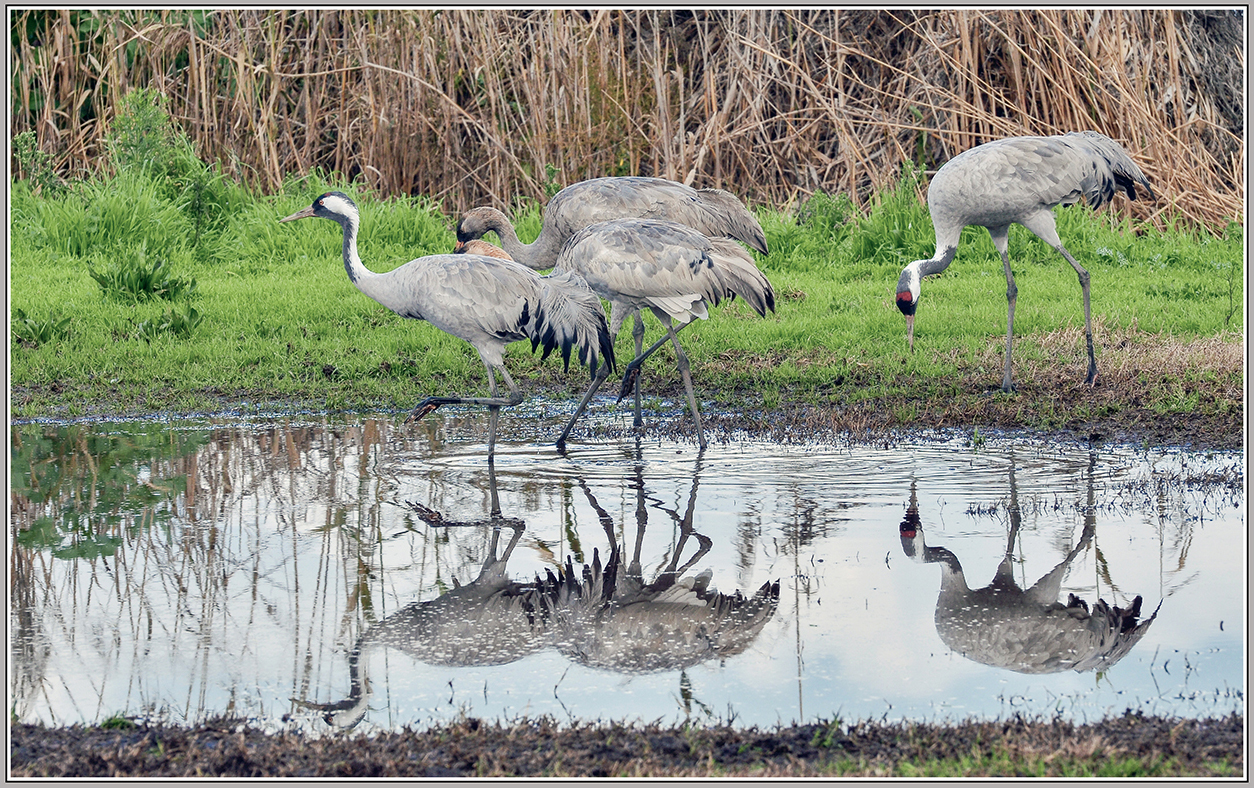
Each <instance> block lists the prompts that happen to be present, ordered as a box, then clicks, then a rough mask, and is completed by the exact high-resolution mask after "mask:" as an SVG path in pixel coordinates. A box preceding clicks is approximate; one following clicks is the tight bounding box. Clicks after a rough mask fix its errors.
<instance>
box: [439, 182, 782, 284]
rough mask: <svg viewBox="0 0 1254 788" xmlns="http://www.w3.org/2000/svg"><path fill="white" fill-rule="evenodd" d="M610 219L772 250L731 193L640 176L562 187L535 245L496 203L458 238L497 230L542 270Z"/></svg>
mask: <svg viewBox="0 0 1254 788" xmlns="http://www.w3.org/2000/svg"><path fill="white" fill-rule="evenodd" d="M610 219H665V220H669V221H672V222H678V223H679V224H684V225H687V226H689V227H691V228H693V229H694V230H699V231H701V232H702V233H704V234H706V235H709V236H712V237H713V236H723V237H727V238H735V239H736V240H739V241H743V242H744V243H746V244H748V245H749V246H750V247H752V248H754V249H756V250H757V251H759V252H761V253H762V254H766V253H767V247H766V235H765V234H764V233H763V232H762V226H761V225H760V224H758V220H757V218H756V217H755V216H754V215H753V214H752V213H750V212H749V210H748V209H747V208H745V206H744V204H743V203H741V202H740V200H739V199H737V198H736V196H735V195H733V194H731V193H730V192H725V191H723V190H722V189H700V190H697V189H693V188H691V187H689V186H685V185H683V184H682V183H676V182H675V181H668V180H666V179H664V178H645V177H637V176H630V177H612V178H593V179H591V180H587V181H580V182H579V183H573V184H571V185H570V186H567V187H566V188H564V189H562V190H561V191H559V192H558V193H557V194H555V195H554V196H553V199H551V200H549V202H548V205H546V206H545V207H544V220H543V221H544V223H543V225H542V226H541V228H540V235H539V237H537V238H536V239H535V241H533V242H532V243H529V244H524V243H522V242H521V241H519V240H518V233H516V232H515V231H514V226H513V225H512V224H510V222H509V219H508V218H506V216H505V214H503V213H501V212H500V211H498V210H496V209H495V208H489V207H481V208H472V209H471V210H469V211H467V212H466V213H465V214H463V215H462V218H461V221H459V222H458V223H457V243H458V245H459V246H460V245H462V244H464V243H466V242H468V241H470V240H473V239H476V238H481V237H482V236H483V234H484V233H486V232H488V231H489V230H491V231H493V232H495V233H496V235H497V237H498V238H500V240H501V246H502V247H503V248H504V249H505V251H506V252H507V253H508V254H509V256H510V258H511V259H513V260H517V261H518V262H520V263H522V264H523V265H525V266H527V267H528V268H534V269H535V270H537V271H542V270H544V269H546V268H552V267H553V265H554V264H555V263H556V261H557V254H558V252H559V251H561V248H562V245H563V244H565V243H566V241H567V240H568V239H569V238H570V237H571V236H572V235H574V234H575V233H576V232H578V231H579V230H582V229H583V228H585V227H587V226H588V225H590V224H596V223H597V222H603V221H607V220H610Z"/></svg>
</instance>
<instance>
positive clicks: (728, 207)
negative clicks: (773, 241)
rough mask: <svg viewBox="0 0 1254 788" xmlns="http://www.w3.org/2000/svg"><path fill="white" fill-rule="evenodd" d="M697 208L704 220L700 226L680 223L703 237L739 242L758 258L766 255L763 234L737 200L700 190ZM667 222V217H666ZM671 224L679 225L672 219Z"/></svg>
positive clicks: (749, 213)
mask: <svg viewBox="0 0 1254 788" xmlns="http://www.w3.org/2000/svg"><path fill="white" fill-rule="evenodd" d="M697 194H698V195H700V204H701V208H702V211H703V213H704V214H705V215H706V216H707V217H708V218H707V220H706V222H705V223H704V224H698V223H696V221H695V220H694V221H692V222H686V221H685V222H683V223H684V224H688V225H689V226H691V227H694V228H696V229H698V230H700V231H701V232H703V233H705V234H706V235H710V236H715V235H721V236H726V237H728V238H735V239H736V240H737V241H742V242H744V243H746V244H748V245H749V246H751V247H753V248H754V249H756V250H758V251H759V252H761V253H762V254H767V251H768V250H767V246H766V233H764V232H763V231H762V225H761V223H759V222H758V217H756V216H754V215H753V213H752V212H750V211H749V209H748V208H746V207H745V204H744V203H742V202H741V201H740V198H739V197H737V196H736V195H734V194H732V193H731V192H726V191H723V190H722V189H701V190H699V191H698V192H697ZM667 218H670V217H667ZM672 221H681V220H679V219H672Z"/></svg>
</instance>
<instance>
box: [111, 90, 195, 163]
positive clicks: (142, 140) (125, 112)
mask: <svg viewBox="0 0 1254 788" xmlns="http://www.w3.org/2000/svg"><path fill="white" fill-rule="evenodd" d="M166 102H167V99H166V97H165V96H164V95H163V94H161V93H158V92H157V91H156V90H153V89H152V88H138V89H136V90H132V91H131V92H129V93H127V94H126V95H125V96H123V97H122V100H121V101H120V102H119V106H118V114H117V116H116V117H114V119H113V123H112V125H111V127H110V129H109V135H108V136H107V137H106V138H105V148H106V150H108V152H109V160H110V162H111V163H112V164H113V166H114V167H115V168H117V169H119V170H125V169H140V170H147V171H149V172H150V173H152V174H156V175H161V174H164V173H165V172H166V170H168V169H169V167H170V165H171V164H172V163H173V158H174V149H175V143H176V142H177V141H178V135H177V133H176V131H175V129H174V125H173V123H172V122H171V120H170V113H169V110H167V109H166Z"/></svg>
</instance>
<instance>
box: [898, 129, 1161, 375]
mask: <svg viewBox="0 0 1254 788" xmlns="http://www.w3.org/2000/svg"><path fill="white" fill-rule="evenodd" d="M1137 186H1140V187H1142V188H1144V189H1145V191H1146V192H1147V193H1148V194H1149V196H1150V197H1151V198H1152V197H1153V196H1154V190H1153V189H1152V188H1151V187H1150V182H1149V179H1148V178H1146V177H1145V175H1144V173H1142V172H1141V170H1140V168H1139V167H1137V165H1136V163H1135V162H1133V161H1132V159H1131V157H1129V156H1128V154H1127V152H1126V151H1124V149H1123V148H1122V147H1120V145H1119V143H1117V142H1115V141H1114V140H1112V139H1110V138H1109V137H1107V136H1105V135H1102V134H1098V133H1097V132H1095V131H1080V132H1074V131H1073V132H1069V133H1067V134H1061V135H1056V136H1052V137H1010V138H1008V139H1002V140H994V141H993V142H987V143H985V144H983V145H979V146H977V147H974V148H971V149H970V150H968V151H964V152H963V153H960V154H958V155H957V156H955V157H953V158H952V159H950V160H949V161H948V162H946V163H945V164H944V166H942V167H941V168H940V169H939V170H938V171H937V173H936V175H935V176H934V177H933V178H932V182H931V184H930V185H929V187H928V192H927V206H928V212H929V213H930V214H931V216H932V226H933V229H934V230H935V231H936V253H935V255H934V256H933V257H932V258H931V259H929V260H916V261H914V262H913V263H911V264H910V265H908V266H906V267H905V269H904V270H903V271H902V272H901V278H900V279H898V280H897V308H898V309H899V310H901V313H902V314H903V315H905V316H906V339H907V341H908V343H909V346H910V350H911V351H913V350H914V314H915V310H916V309H918V305H919V283H920V281H921V280H922V279H923V277H925V276H930V275H932V274H939V273H940V272H941V271H944V270H945V269H946V268H948V267H949V264H950V262H952V261H953V259H954V254H955V253H956V252H957V251H958V239H959V237H960V236H961V235H962V228H964V227H966V226H967V225H979V226H981V227H985V228H987V229H988V233H989V235H990V236H991V237H992V239H993V246H995V247H996V248H997V251H998V253H1000V255H1001V260H1002V267H1003V269H1004V271H1005V274H1006V301H1007V304H1008V309H1007V316H1006V363H1005V372H1004V375H1003V377H1002V390H1004V391H1007V392H1008V391H1011V390H1012V389H1013V386H1012V384H1011V379H1010V348H1011V343H1012V340H1013V337H1014V318H1015V298H1016V296H1017V294H1018V288H1017V287H1016V286H1015V280H1014V274H1013V273H1012V272H1011V270H1010V257H1009V255H1008V254H1007V248H1008V244H1009V237H1010V225H1011V224H1021V225H1023V226H1024V227H1026V228H1028V229H1029V230H1031V231H1032V232H1033V233H1034V234H1035V235H1036V236H1037V237H1038V238H1040V239H1041V240H1042V241H1044V242H1045V243H1047V244H1049V245H1050V246H1052V247H1053V248H1054V249H1056V250H1057V251H1058V253H1059V254H1061V255H1062V256H1063V257H1064V258H1066V260H1067V262H1068V263H1070V264H1071V267H1072V268H1074V269H1075V272H1076V275H1077V276H1078V277H1079V279H1080V289H1081V291H1082V292H1083V295H1084V329H1085V340H1086V343H1087V345H1088V356H1089V370H1088V377H1087V378H1086V380H1085V382H1086V383H1090V384H1092V383H1094V382H1095V381H1096V379H1097V362H1096V360H1095V358H1094V354H1093V320H1092V313H1091V310H1090V307H1089V272H1088V271H1086V270H1085V269H1084V267H1083V266H1081V265H1080V264H1079V263H1078V262H1077V261H1076V259H1075V258H1074V257H1072V256H1071V253H1070V252H1068V251H1067V250H1066V248H1065V247H1064V246H1063V245H1062V240H1061V239H1060V238H1059V237H1058V230H1057V228H1056V227H1055V224H1054V214H1053V208H1054V207H1055V206H1058V205H1074V204H1075V203H1076V202H1079V200H1080V198H1081V197H1083V198H1084V199H1085V201H1086V202H1087V203H1088V204H1089V205H1090V206H1091V207H1093V208H1098V207H1101V206H1102V205H1104V204H1105V203H1107V202H1109V201H1110V200H1111V199H1112V198H1113V197H1114V195H1115V192H1117V191H1122V192H1124V193H1125V194H1127V196H1128V198H1129V199H1133V200H1134V199H1136V187H1137Z"/></svg>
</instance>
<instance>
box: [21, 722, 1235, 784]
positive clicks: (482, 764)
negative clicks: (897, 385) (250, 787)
mask: <svg viewBox="0 0 1254 788" xmlns="http://www.w3.org/2000/svg"><path fill="white" fill-rule="evenodd" d="M1244 729H1245V726H1244V720H1243V719H1242V718H1241V717H1239V716H1237V715H1232V716H1229V717H1225V718H1219V719H1207V720H1181V719H1170V718H1162V717H1145V716H1141V715H1139V714H1127V715H1125V716H1122V717H1116V718H1112V719H1108V720H1104V721H1102V722H1099V723H1093V724H1085V725H1076V724H1072V723H1068V722H1060V721H1051V722H1046V721H1035V722H1034V721H1025V720H1022V719H1014V720H1008V721H1002V722H965V723H959V724H954V725H938V724H932V723H914V722H908V723H892V724H877V723H856V724H850V725H840V724H814V725H797V726H790V727H784V728H778V729H774V730H759V729H748V730H737V729H735V728H727V727H717V728H691V729H683V728H670V727H658V726H657V725H644V726H626V725H621V724H617V723H597V724H583V725H573V726H562V725H558V724H557V723H555V722H553V721H551V720H539V721H523V722H518V723H515V724H511V725H507V726H502V725H500V724H498V723H488V722H483V721H480V720H477V719H468V720H464V721H462V722H459V723H455V724H450V725H448V726H441V727H435V728H431V729H429V730H422V731H404V732H401V733H389V734H381V735H377V736H374V737H365V736H355V735H345V736H334V737H333V736H328V737H322V738H303V737H301V736H299V735H294V734H290V733H281V734H275V735H268V734H265V733H262V732H260V731H258V730H256V729H254V728H250V727H249V726H248V725H247V723H244V722H239V721H232V720H224V719H223V720H215V721H211V722H208V723H206V724H204V725H201V726H199V727H197V728H193V729H182V728H167V727H161V728H142V727H135V728H131V729H124V730H100V729H90V728H81V727H77V726H76V727H71V728H55V729H48V728H43V727H38V726H32V725H14V726H13V729H12V738H11V740H10V753H11V758H12V760H11V768H12V775H13V776H14V777H123V776H125V777H197V776H216V777H313V776H325V777H489V776H491V777H524V776H525V777H541V776H544V777H634V776H674V777H679V776H689V777H694V776H737V775H745V776H789V777H802V776H836V775H843V776H881V777H892V776H921V775H923V774H925V773H927V771H926V769H928V768H934V767H935V766H936V765H937V764H938V763H940V764H945V763H947V762H948V763H951V767H950V768H951V770H950V771H945V772H941V773H942V774H948V775H958V774H966V775H973V776H974V775H1027V774H1032V775H1050V774H1055V775H1056V774H1063V773H1066V774H1092V775H1100V774H1103V773H1107V774H1110V773H1111V772H1110V771H1109V770H1110V769H1111V768H1112V765H1117V764H1120V763H1127V762H1129V761H1131V760H1136V761H1138V762H1139V763H1140V766H1138V767H1136V769H1137V770H1139V771H1136V772H1135V773H1139V774H1141V775H1144V776H1149V775H1158V776H1168V775H1191V776H1219V775H1223V776H1232V777H1239V776H1243V762H1244V755H1245V750H1244V745H1243V740H1244ZM958 761H962V762H963V763H964V764H965V765H964V766H962V767H959V766H957V765H953V764H956V762H958ZM928 764H931V765H932V767H928ZM920 767H923V769H922V770H921V768H920ZM1103 770H1106V771H1105V772H1103ZM1116 773H1123V772H1116Z"/></svg>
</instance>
